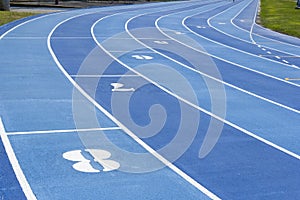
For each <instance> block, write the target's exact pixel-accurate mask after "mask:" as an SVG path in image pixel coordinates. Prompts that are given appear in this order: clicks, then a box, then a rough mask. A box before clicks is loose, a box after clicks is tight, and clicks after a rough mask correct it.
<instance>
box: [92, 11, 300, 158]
mask: <svg viewBox="0 0 300 200" xmlns="http://www.w3.org/2000/svg"><path fill="white" fill-rule="evenodd" d="M136 17H138V16H136ZM132 19H133V18H131V19H129V20H128V21H127V22H126V24H125V29H126V32H127V33H128V34H129V35H131V37H133V38H135V37H134V36H133V35H132V34H131V33H130V31H129V30H128V23H129V22H130V21H131V20H132ZM96 23H98V22H96ZM92 34H93V38H94V39H95V42H96V43H97V44H98V45H99V47H100V48H101V49H103V50H104V51H105V52H106V53H107V54H108V55H110V56H111V57H112V58H114V59H115V60H116V61H117V62H119V63H120V64H122V65H123V66H124V67H126V68H127V69H129V70H131V71H133V72H135V73H137V74H139V75H140V76H141V77H142V78H144V79H145V80H147V81H149V82H150V83H152V84H153V85H155V86H156V87H158V88H160V89H161V90H163V91H165V92H166V93H167V94H170V95H171V96H173V97H175V98H177V99H178V100H180V101H182V102H184V103H186V104H188V105H190V106H191V107H193V108H195V109H198V110H200V111H202V112H204V113H206V114H208V115H210V116H211V117H213V118H215V119H217V120H220V121H221V122H223V123H225V124H227V125H229V126H231V127H233V128H235V129H237V130H239V131H241V132H243V133H245V134H247V135H249V136H251V137H253V138H255V139H257V140H259V141H261V142H263V143H265V144H267V145H269V146H271V147H273V148H275V149H278V150H280V151H282V152H284V153H286V154H288V155H290V156H292V157H295V158H297V159H300V156H299V155H298V154H296V153H294V152H291V151H289V150H287V149H285V148H283V147H281V146H279V145H276V144H274V143H272V142H270V141H268V140H266V139H264V138H262V137H260V136H257V135H255V134H254V133H252V132H250V131H248V130H246V129H244V128H242V127H240V126H238V125H236V124H234V123H232V122H230V121H228V120H225V119H223V118H221V117H219V116H217V115H215V114H213V113H211V112H209V111H207V110H205V109H204V108H202V107H200V106H198V105H195V104H193V103H191V102H189V101H187V100H186V99H184V98H182V97H180V96H178V95H177V94H175V93H173V92H171V91H169V90H168V89H166V88H164V87H162V86H161V85H159V84H158V83H156V82H155V81H153V80H151V79H150V78H148V77H146V76H144V75H143V74H141V73H139V72H138V71H136V70H134V69H133V68H131V67H130V66H128V65H126V64H125V63H123V62H122V61H120V60H119V59H118V58H116V57H114V56H113V55H112V54H110V52H108V51H107V50H106V49H104V48H103V47H102V45H101V44H100V43H99V42H98V41H97V39H96V37H95V36H94V33H92ZM136 41H137V42H139V43H140V44H142V45H144V46H145V47H146V48H148V49H151V50H152V51H154V52H156V53H157V54H159V55H162V56H164V57H166V58H168V59H170V60H172V61H174V62H176V63H178V64H181V65H182V66H185V67H188V66H186V65H184V64H182V63H180V62H178V61H176V60H174V59H172V58H170V57H168V56H166V55H164V54H162V53H160V52H158V51H156V50H154V49H152V48H151V47H149V46H147V45H145V44H143V43H142V42H141V41H139V40H137V39H136ZM199 73H200V72H199ZM203 75H204V74H203ZM208 78H212V79H213V77H209V76H208ZM224 84H225V83H224ZM295 111H296V112H299V111H298V110H295Z"/></svg>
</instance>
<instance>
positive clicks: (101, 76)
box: [70, 74, 139, 78]
mask: <svg viewBox="0 0 300 200" xmlns="http://www.w3.org/2000/svg"><path fill="white" fill-rule="evenodd" d="M70 76H71V77H72V78H119V77H139V75H136V74H126V75H124V74H108V75H103V74H102V75H97V74H77V75H70Z"/></svg>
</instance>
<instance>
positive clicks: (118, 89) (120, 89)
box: [110, 83, 134, 92]
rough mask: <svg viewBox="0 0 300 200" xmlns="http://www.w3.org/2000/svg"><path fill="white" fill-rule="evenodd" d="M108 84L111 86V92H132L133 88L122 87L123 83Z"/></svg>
mask: <svg viewBox="0 0 300 200" xmlns="http://www.w3.org/2000/svg"><path fill="white" fill-rule="evenodd" d="M110 85H111V86H113V89H111V91H112V92H134V88H123V86H124V84H122V83H111V84H110Z"/></svg>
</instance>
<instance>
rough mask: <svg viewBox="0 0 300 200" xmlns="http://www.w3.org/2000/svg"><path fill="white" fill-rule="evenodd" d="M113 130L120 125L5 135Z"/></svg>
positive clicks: (7, 133)
mask: <svg viewBox="0 0 300 200" xmlns="http://www.w3.org/2000/svg"><path fill="white" fill-rule="evenodd" d="M113 130H121V128H120V127H106V128H86V129H66V130H45V131H20V132H6V135H32V134H51V133H73V132H90V131H113Z"/></svg>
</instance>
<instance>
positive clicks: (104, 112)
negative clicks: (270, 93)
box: [47, 13, 220, 200]
mask: <svg viewBox="0 0 300 200" xmlns="http://www.w3.org/2000/svg"><path fill="white" fill-rule="evenodd" d="M119 14H122V13H115V14H113V15H109V17H111V16H115V15H119ZM83 15H84V14H82V15H76V16H73V17H71V18H68V19H66V20H64V21H62V22H60V23H59V24H57V25H56V26H55V27H54V28H53V29H52V30H51V32H50V33H49V35H48V39H47V46H48V49H49V51H50V54H51V56H52V57H53V59H54V61H55V63H56V65H57V66H58V68H59V69H60V70H61V71H62V73H63V74H64V75H65V77H66V78H67V79H68V80H69V81H70V82H71V83H72V85H73V86H74V87H75V88H76V89H77V90H78V91H79V92H80V93H81V94H82V95H83V96H84V97H85V98H86V99H87V100H89V101H90V102H91V103H92V104H93V105H94V106H95V107H96V108H97V109H98V110H100V111H101V112H102V113H103V114H105V115H106V116H107V117H108V118H109V119H111V120H112V121H113V122H114V123H115V124H116V125H117V126H118V127H120V128H121V129H122V130H123V131H124V132H125V133H126V134H127V135H129V136H130V137H131V138H132V139H134V140H135V141H136V142H137V143H138V144H139V145H141V146H142V147H143V148H144V149H146V150H147V151H148V152H149V153H151V154H152V155H153V156H154V157H156V158H157V159H158V160H159V161H161V162H162V163H163V164H165V165H166V166H167V167H169V168H170V169H171V170H173V171H174V172H175V173H177V174H178V175H180V176H181V177H182V178H184V179H185V180H186V181H187V182H189V183H190V184H191V185H193V186H194V187H196V188H197V189H199V190H200V191H201V192H203V193H204V194H206V195H207V196H208V197H210V198H211V199H215V200H219V199H220V198H219V197H218V196H216V195H215V194H213V193H212V192H210V191H209V190H208V189H206V188H205V187H204V186H202V185H201V184H199V183H198V182H197V181H195V180H194V179H192V178H191V177H190V176H188V175H187V174H186V173H184V172H183V171H182V170H180V169H179V168H177V167H176V166H175V165H173V164H172V163H170V162H169V161H168V160H167V159H165V158H164V157H162V156H161V155H160V154H158V153H157V152H156V151H155V150H154V149H152V148H151V147H150V146H149V145H147V144H146V143H145V142H143V141H142V140H141V139H140V138H139V137H137V136H136V135H135V134H134V133H133V132H132V131H130V130H129V129H128V128H127V127H126V126H124V125H123V124H122V123H121V122H120V121H118V120H117V119H116V118H115V117H114V116H113V115H111V114H110V113H109V112H108V111H107V110H105V109H104V108H103V107H102V106H101V105H100V104H98V102H97V101H96V100H95V99H93V98H92V97H90V96H89V95H88V93H87V92H86V91H85V90H84V89H83V88H81V87H80V86H79V85H78V84H77V83H76V81H74V80H73V78H72V77H71V76H70V75H69V74H68V73H67V71H66V70H65V69H64V68H63V66H62V65H61V63H60V62H59V60H58V59H57V57H56V55H55V53H54V51H53V49H52V46H51V36H52V34H53V33H54V31H55V30H56V29H57V28H58V27H59V26H60V25H62V24H63V23H65V22H67V21H69V20H71V19H74V18H76V17H81V16H83ZM107 17H108V16H107ZM105 18H106V17H103V18H101V19H100V20H103V19H105ZM100 20H98V21H97V22H95V24H97V23H98V22H99V21H100ZM95 24H94V25H93V26H92V28H91V30H93V27H94V26H95ZM92 35H93V38H94V40H95V42H96V43H97V44H98V45H99V42H98V41H97V40H96V39H95V35H94V34H93V31H92ZM100 47H101V45H100ZM107 53H108V54H109V55H111V54H110V53H109V52H107ZM117 61H118V60H117Z"/></svg>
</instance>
